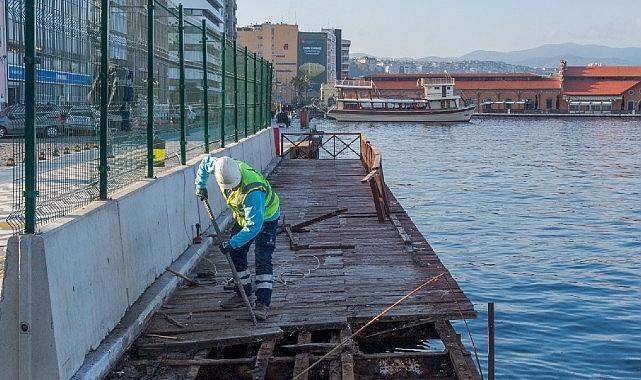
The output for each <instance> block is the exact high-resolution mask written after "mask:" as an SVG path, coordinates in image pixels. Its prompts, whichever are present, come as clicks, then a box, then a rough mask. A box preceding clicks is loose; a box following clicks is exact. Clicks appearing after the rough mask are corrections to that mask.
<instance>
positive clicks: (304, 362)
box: [294, 331, 312, 380]
mask: <svg viewBox="0 0 641 380" xmlns="http://www.w3.org/2000/svg"><path fill="white" fill-rule="evenodd" d="M311 341H312V334H311V333H310V332H309V331H301V332H299V333H298V344H309V343H310V342H311ZM307 367H309V353H308V352H301V353H300V354H297V355H296V357H295V360H294V377H296V376H298V375H300V374H301V373H302V372H303V371H304V370H305V369H307ZM308 378H309V372H306V373H304V374H303V375H302V376H300V377H299V379H301V380H307V379H308Z"/></svg>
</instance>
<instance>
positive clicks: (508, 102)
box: [503, 98, 512, 110]
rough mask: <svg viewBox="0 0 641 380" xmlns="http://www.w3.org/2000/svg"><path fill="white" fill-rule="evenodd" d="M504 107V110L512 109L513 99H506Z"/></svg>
mask: <svg viewBox="0 0 641 380" xmlns="http://www.w3.org/2000/svg"><path fill="white" fill-rule="evenodd" d="M503 106H504V108H505V109H506V110H509V109H512V99H510V98H506V99H505V100H504V101H503Z"/></svg>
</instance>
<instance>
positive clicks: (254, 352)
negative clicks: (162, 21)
mask: <svg viewBox="0 0 641 380" xmlns="http://www.w3.org/2000/svg"><path fill="white" fill-rule="evenodd" d="M280 146H281V147H283V148H284V150H285V152H284V154H283V155H282V156H281V157H280V158H277V160H278V161H279V163H278V165H277V166H276V168H275V169H274V171H273V172H272V174H271V176H270V178H269V180H270V183H271V184H272V187H273V188H274V190H275V191H276V192H277V193H278V194H279V196H280V198H281V204H282V216H281V223H282V226H281V228H280V232H281V233H280V234H279V235H278V238H277V247H276V251H275V252H274V255H273V262H274V276H275V279H274V296H273V300H272V305H271V308H270V316H269V318H268V319H267V320H266V321H264V322H259V323H258V325H257V326H254V325H253V324H252V322H251V321H250V319H249V317H248V314H247V311H246V310H245V309H244V308H241V309H235V310H223V309H221V308H220V306H219V303H220V301H222V300H223V299H224V298H225V297H227V296H229V295H230V294H231V291H224V290H223V284H224V283H225V281H226V279H228V278H229V277H230V276H231V274H230V270H229V266H228V265H227V262H226V261H225V258H224V256H223V255H221V254H220V252H218V249H217V247H216V246H215V245H212V247H211V248H210V249H209V250H208V252H207V253H206V255H205V256H204V258H203V259H202V260H200V262H199V264H197V266H196V267H195V269H194V270H193V271H191V272H190V273H186V275H187V277H188V278H189V279H190V281H186V282H183V284H182V285H181V286H180V287H179V288H178V289H177V290H176V291H175V292H174V293H173V295H171V297H170V298H169V299H168V300H167V301H166V302H165V303H164V304H163V305H162V307H160V308H159V309H158V310H157V311H156V312H155V314H154V315H153V316H152V317H151V319H150V321H149V322H148V323H147V324H146V327H145V328H144V331H143V333H142V334H141V336H140V337H139V338H138V339H137V340H136V341H135V343H134V344H133V346H132V348H131V350H130V351H129V352H128V353H127V354H126V355H125V357H124V358H123V359H122V360H121V361H120V362H119V363H118V365H117V366H116V368H115V369H114V370H113V371H112V373H111V378H113V379H122V378H143V377H145V378H163V379H165V378H166V379H171V378H176V379H177V378H181V379H206V378H215V379H239V378H240V379H244V378H246V379H283V378H290V379H291V378H296V379H354V378H356V379H373V378H417V379H419V378H442V379H478V378H480V375H479V373H478V371H477V369H476V367H475V365H474V363H473V361H472V356H471V354H470V352H468V351H467V350H466V348H465V347H464V346H463V344H462V343H461V341H460V336H459V335H457V333H456V332H455V330H454V329H453V328H452V325H451V324H450V321H451V320H457V319H463V318H474V317H475V316H476V312H475V310H474V306H473V305H472V303H471V302H470V301H469V299H468V298H467V297H466V295H465V294H464V292H463V291H462V290H461V289H460V288H459V286H458V284H457V283H456V281H455V280H454V279H453V278H452V276H451V275H450V273H449V271H448V270H447V268H445V266H444V265H443V264H442V263H441V261H440V260H439V258H438V256H437V255H436V253H435V252H434V251H433V249H432V248H431V247H430V245H429V243H428V242H427V241H426V240H425V238H424V237H423V236H422V234H421V233H420V232H419V231H418V229H417V227H416V226H415V225H414V223H413V222H412V221H411V219H410V218H409V217H408V215H407V214H406V212H405V211H404V210H403V207H402V206H401V205H400V204H399V202H398V201H397V200H396V198H395V197H394V195H393V194H392V193H391V192H390V191H389V189H388V188H387V186H386V185H385V181H384V176H383V170H382V163H381V156H380V154H379V153H378V151H377V150H376V148H375V147H374V146H372V144H371V143H369V142H368V141H366V139H365V137H364V136H363V135H361V134H317V135H312V134H309V135H298V134H296V135H294V134H285V135H282V137H281V142H280ZM293 157H298V159H295V158H293ZM203 212H204V211H203ZM249 256H250V263H252V262H253V257H252V256H253V255H252V254H251V252H250V255H249ZM250 267H252V265H251V264H250ZM417 289H418V290H417ZM412 291H416V292H415V293H414V294H412V295H411V296H409V297H407V299H405V300H403V301H402V302H400V303H398V304H397V305H396V306H395V307H393V308H391V309H389V311H387V312H385V313H382V312H383V311H385V310H386V309H388V308H389V307H390V306H391V305H394V304H395V303H397V302H398V301H399V300H400V299H401V298H402V297H403V296H406V295H408V294H410V293H411V292H412ZM363 327H365V328H363ZM411 339H414V340H416V339H419V340H426V341H427V340H429V341H440V342H441V343H442V344H437V345H435V347H434V348H433V349H430V350H423V351H418V350H395V349H393V348H394V347H395V346H400V345H402V343H403V342H407V341H408V340H411ZM383 346H387V347H392V349H389V348H383ZM320 359H322V360H320Z"/></svg>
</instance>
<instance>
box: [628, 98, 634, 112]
mask: <svg viewBox="0 0 641 380" xmlns="http://www.w3.org/2000/svg"><path fill="white" fill-rule="evenodd" d="M628 111H634V102H633V101H631V100H630V101H628Z"/></svg>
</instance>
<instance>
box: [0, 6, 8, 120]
mask: <svg viewBox="0 0 641 380" xmlns="http://www.w3.org/2000/svg"><path fill="white" fill-rule="evenodd" d="M4 4H5V2H4V1H0V15H2V17H0V110H2V109H3V108H4V107H5V106H6V104H7V25H6V24H5V21H6V17H4V16H5V12H4Z"/></svg>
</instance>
